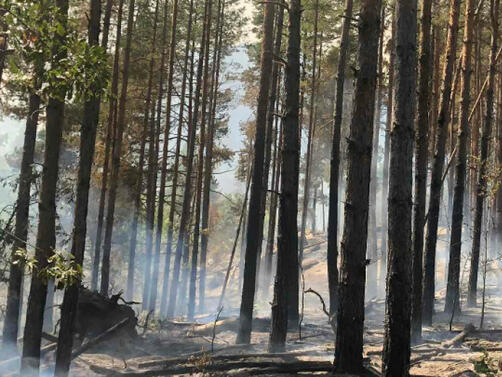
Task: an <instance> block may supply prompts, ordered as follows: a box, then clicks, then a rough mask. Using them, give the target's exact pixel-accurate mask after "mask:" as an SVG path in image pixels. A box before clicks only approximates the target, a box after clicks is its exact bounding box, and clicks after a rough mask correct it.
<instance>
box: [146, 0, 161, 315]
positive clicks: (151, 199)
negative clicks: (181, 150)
mask: <svg viewBox="0 0 502 377" xmlns="http://www.w3.org/2000/svg"><path fill="white" fill-rule="evenodd" d="M159 3H160V1H159V0H157V1H156V2H155V11H154V16H153V30H152V33H153V36H152V44H151V46H150V64H149V69H148V84H147V89H146V101H145V113H144V115H143V122H144V124H145V126H144V127H145V128H148V129H149V133H148V143H149V146H148V174H147V183H146V218H145V220H146V240H145V241H146V242H145V243H146V245H145V246H146V251H145V265H144V268H145V270H144V273H143V274H144V279H145V282H144V285H143V300H142V305H141V306H142V309H143V310H148V309H149V308H150V303H149V298H150V284H151V279H152V249H153V228H154V223H155V199H156V196H157V188H156V185H155V181H156V177H157V158H158V154H156V153H155V151H156V144H157V137H156V132H155V130H156V124H155V122H154V121H153V119H150V109H151V106H152V105H151V104H152V102H153V103H155V101H152V90H153V73H154V66H155V53H156V49H157V26H158V20H159ZM154 106H155V105H154ZM164 142H165V143H166V144H167V139H165V140H164ZM160 205H162V204H160Z"/></svg>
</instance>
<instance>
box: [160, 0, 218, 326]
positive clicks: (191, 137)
mask: <svg viewBox="0 0 502 377" xmlns="http://www.w3.org/2000/svg"><path fill="white" fill-rule="evenodd" d="M210 2H212V0H208V2H206V9H205V12H204V25H203V27H202V30H203V33H202V38H201V44H200V49H199V62H198V64H197V77H196V85H195V100H194V109H193V115H192V119H191V121H190V122H189V130H188V151H187V168H186V177H185V191H184V194H183V208H182V212H181V218H180V223H179V232H178V242H177V244H176V255H175V260H174V270H173V276H172V279H171V287H170V295H169V302H168V306H167V316H168V317H170V318H171V317H172V316H173V315H174V310H175V308H176V299H177V295H178V283H179V277H180V267H181V257H182V253H183V249H184V248H185V247H187V246H188V233H189V228H190V224H189V222H190V203H191V199H192V187H191V177H192V173H193V159H194V152H195V131H196V126H197V122H198V117H199V105H200V93H201V86H202V74H203V68H204V56H205V47H206V38H209V35H208V32H209V30H208V22H209V18H210V15H209V11H208V8H209V3H210ZM183 293H184V292H182V293H181V294H183Z"/></svg>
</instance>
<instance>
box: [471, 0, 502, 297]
mask: <svg viewBox="0 0 502 377" xmlns="http://www.w3.org/2000/svg"><path fill="white" fill-rule="evenodd" d="M499 4H500V0H490V20H491V29H492V41H491V49H490V72H489V76H488V87H487V88H486V114H485V119H484V123H483V130H482V134H481V150H480V153H479V164H480V166H479V173H478V184H477V185H476V208H475V213H474V227H473V240H472V255H471V269H470V274H469V289H468V296H467V304H468V306H471V307H474V306H476V294H477V286H478V269H479V253H480V248H481V226H482V220H483V204H484V199H485V197H486V196H487V195H488V192H487V190H488V187H487V186H488V182H487V180H488V177H487V174H488V169H489V166H488V163H489V161H488V150H489V146H490V138H491V134H492V123H493V110H494V94H493V92H494V86H495V74H496V70H497V64H496V61H495V60H496V55H497V48H498V47H497V38H498V26H499V21H498V19H499Z"/></svg>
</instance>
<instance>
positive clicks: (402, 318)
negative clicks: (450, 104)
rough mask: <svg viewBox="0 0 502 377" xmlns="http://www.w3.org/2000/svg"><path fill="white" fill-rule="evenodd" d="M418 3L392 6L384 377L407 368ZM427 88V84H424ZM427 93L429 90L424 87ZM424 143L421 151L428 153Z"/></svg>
mask: <svg viewBox="0 0 502 377" xmlns="http://www.w3.org/2000/svg"><path fill="white" fill-rule="evenodd" d="M416 39H417V1H416V0H400V1H396V44H395V55H396V61H395V70H396V71H395V72H396V81H395V85H394V91H393V96H394V104H395V106H394V109H393V112H394V116H393V119H394V121H393V127H392V130H391V151H390V177H389V178H390V180H389V199H388V200H389V215H388V216H389V229H388V234H389V248H388V253H389V268H388V275H387V300H386V305H385V308H386V309H385V338H384V346H383V357H382V361H383V366H382V376H386V377H401V376H403V377H405V376H408V375H409V367H410V327H411V326H410V314H411V293H412V289H411V288H412V284H411V283H412V274H411V272H412V268H411V265H412V255H411V250H412V243H411V236H412V230H411V222H412V190H413V176H412V172H413V138H414V136H415V135H414V134H415V133H414V121H415V96H416V90H415V80H416V77H415V76H416V73H415V70H416V65H417V62H416V60H417V59H416V58H417V42H416ZM427 43H428V41H427ZM427 84H428V82H427ZM426 88H427V89H428V85H426ZM426 147H427V144H426V145H425V152H427V149H426Z"/></svg>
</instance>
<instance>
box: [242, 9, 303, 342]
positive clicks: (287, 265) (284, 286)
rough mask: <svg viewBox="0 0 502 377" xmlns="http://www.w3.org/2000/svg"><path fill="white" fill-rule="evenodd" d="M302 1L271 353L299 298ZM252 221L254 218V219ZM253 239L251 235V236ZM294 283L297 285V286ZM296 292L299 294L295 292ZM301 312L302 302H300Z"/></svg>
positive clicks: (291, 73)
mask: <svg viewBox="0 0 502 377" xmlns="http://www.w3.org/2000/svg"><path fill="white" fill-rule="evenodd" d="M301 12H302V6H301V1H300V0H291V1H290V4H289V26H288V30H289V39H288V50H287V65H286V66H285V68H284V72H285V90H286V102H285V106H286V114H285V118H284V128H283V137H284V140H283V148H282V150H281V157H282V158H281V172H282V174H281V194H280V196H279V227H278V238H277V272H276V275H275V283H274V301H273V303H272V322H271V331H270V338H269V345H268V349H269V352H279V351H280V350H284V348H285V343H286V334H287V329H288V317H290V313H289V311H290V310H291V302H292V301H293V300H292V299H291V297H290V295H296V296H297V295H298V285H297V284H298V252H297V250H298V219H297V213H298V184H299V170H300V143H299V139H298V131H299V127H300V123H299V117H298V113H299V99H300V98H299V97H300V51H301V49H300V44H301V34H300V30H301ZM250 219H251V217H250ZM248 237H249V234H248ZM293 282H296V284H295V283H293ZM293 289H296V292H295V291H293ZM296 305H297V306H296V310H298V301H296Z"/></svg>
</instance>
